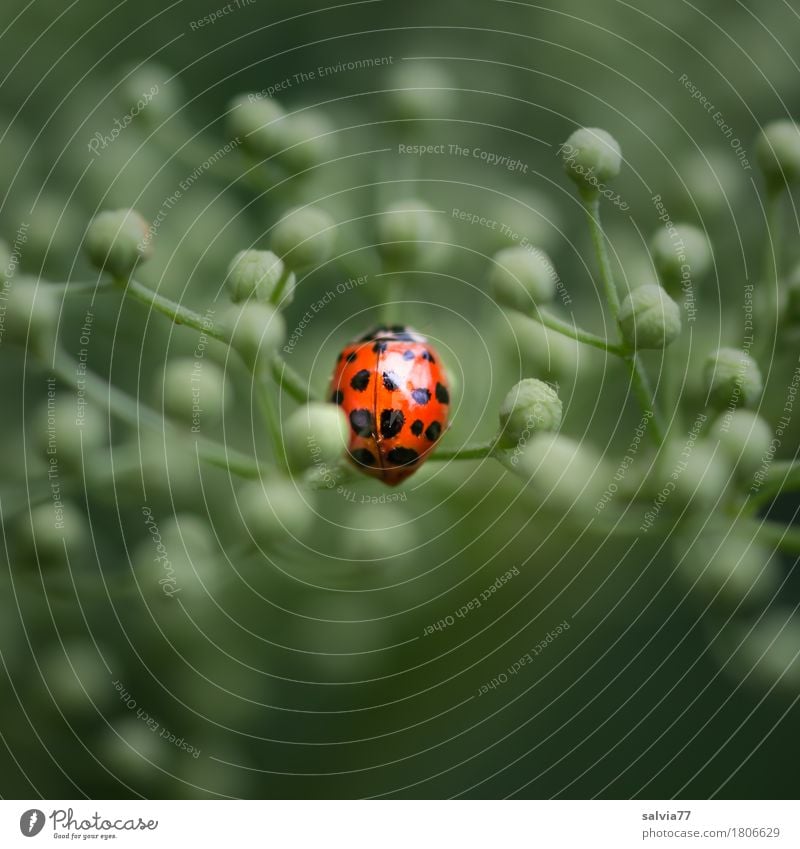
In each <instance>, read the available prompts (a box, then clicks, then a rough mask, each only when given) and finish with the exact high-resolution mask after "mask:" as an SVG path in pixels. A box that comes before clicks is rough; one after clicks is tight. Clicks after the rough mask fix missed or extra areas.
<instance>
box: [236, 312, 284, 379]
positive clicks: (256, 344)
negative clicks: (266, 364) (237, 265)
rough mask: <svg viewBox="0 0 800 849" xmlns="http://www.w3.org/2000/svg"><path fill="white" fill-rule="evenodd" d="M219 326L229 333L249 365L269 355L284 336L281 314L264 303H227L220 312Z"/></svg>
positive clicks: (237, 349)
mask: <svg viewBox="0 0 800 849" xmlns="http://www.w3.org/2000/svg"><path fill="white" fill-rule="evenodd" d="M221 326H222V327H224V328H225V330H226V331H227V333H228V334H229V336H230V340H231V345H232V346H233V348H235V349H236V351H238V353H239V355H240V356H241V357H242V359H244V361H245V362H246V363H247V364H248V365H250V366H254V365H255V364H256V363H257V362H258V361H259V360H266V359H268V358H269V357H270V356H272V354H274V352H275V350H276V349H277V348H278V346H279V345H280V344H281V342H283V340H284V338H285V336H286V322H285V321H284V320H283V316H282V315H281V314H280V313H279V312H278V311H277V310H276V309H275V308H274V307H271V306H269V305H268V304H258V303H256V304H253V303H250V304H245V305H244V306H242V307H231V308H230V309H228V310H226V312H225V314H224V315H223V317H222V320H221Z"/></svg>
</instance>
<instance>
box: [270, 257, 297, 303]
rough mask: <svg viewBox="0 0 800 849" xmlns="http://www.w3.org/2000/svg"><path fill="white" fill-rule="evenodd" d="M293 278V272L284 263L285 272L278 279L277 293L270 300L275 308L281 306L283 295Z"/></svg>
mask: <svg viewBox="0 0 800 849" xmlns="http://www.w3.org/2000/svg"><path fill="white" fill-rule="evenodd" d="M291 276H292V270H291V269H290V268H289V266H287V265H286V264H285V263H284V266H283V271H282V272H281V276H280V277H279V278H278V282H277V284H276V286H275V291H274V292H273V293H272V297H271V298H270V299H269V301H270V303H271V304H272V305H273V306H278V304H280V302H281V298H282V297H283V293H284V292H285V291H286V284H287V283H288V282H289V278H290V277H291Z"/></svg>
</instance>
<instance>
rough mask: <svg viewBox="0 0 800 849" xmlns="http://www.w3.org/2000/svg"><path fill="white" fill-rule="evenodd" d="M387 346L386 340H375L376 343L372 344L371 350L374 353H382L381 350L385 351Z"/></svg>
mask: <svg viewBox="0 0 800 849" xmlns="http://www.w3.org/2000/svg"><path fill="white" fill-rule="evenodd" d="M388 347H389V343H388V342H376V343H375V344H374V345H373V346H372V350H373V351H374V352H375V353H376V354H382V353H383V352H384V351H385V350H386V349H387V348H388Z"/></svg>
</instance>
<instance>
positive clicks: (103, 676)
mask: <svg viewBox="0 0 800 849" xmlns="http://www.w3.org/2000/svg"><path fill="white" fill-rule="evenodd" d="M111 660H112V658H111V657H109V652H108V650H107V648H105V647H98V646H96V645H95V644H94V643H93V642H92V641H91V640H89V639H75V638H72V639H69V640H67V641H65V643H64V645H63V647H62V645H60V644H58V645H56V646H53V647H52V648H50V649H48V650H47V651H46V653H45V654H44V656H43V657H42V658H41V660H40V666H41V672H42V678H43V679H44V680H45V681H46V682H47V686H48V687H49V688H50V692H51V693H52V695H53V699H54V700H55V702H56V704H57V705H58V707H59V708H60V709H61V710H63V711H65V712H68V713H72V712H78V711H85V710H87V709H89V708H91V707H93V706H94V707H99V706H100V705H102V704H103V703H104V702H107V701H108V700H109V698H110V697H111V694H112V693H113V692H114V691H113V688H111V687H109V686H108V671H107V669H106V666H105V663H109V661H111ZM109 665H110V664H109Z"/></svg>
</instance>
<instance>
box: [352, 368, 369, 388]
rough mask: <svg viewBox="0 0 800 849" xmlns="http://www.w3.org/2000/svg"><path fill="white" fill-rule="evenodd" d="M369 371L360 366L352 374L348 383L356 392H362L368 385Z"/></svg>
mask: <svg viewBox="0 0 800 849" xmlns="http://www.w3.org/2000/svg"><path fill="white" fill-rule="evenodd" d="M369 378H370V373H369V371H368V370H367V369H365V368H362V369H361V371H357V372H356V373H355V374H354V375H353V379H352V380H351V381H350V385H351V386H352V387H353V389H355V390H356V392H363V391H364V390H365V389H366V388H367V387H368V386H369Z"/></svg>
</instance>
